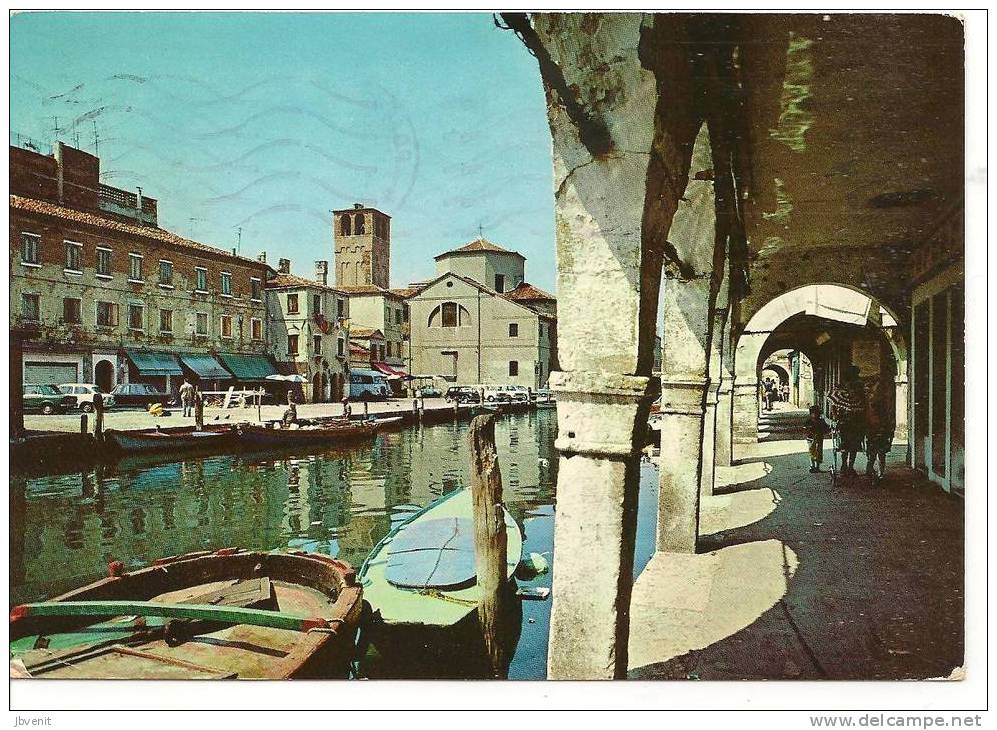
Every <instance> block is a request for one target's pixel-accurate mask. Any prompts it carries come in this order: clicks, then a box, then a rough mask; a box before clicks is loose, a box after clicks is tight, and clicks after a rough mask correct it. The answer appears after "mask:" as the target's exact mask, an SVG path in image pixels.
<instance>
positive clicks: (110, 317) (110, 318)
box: [97, 302, 118, 327]
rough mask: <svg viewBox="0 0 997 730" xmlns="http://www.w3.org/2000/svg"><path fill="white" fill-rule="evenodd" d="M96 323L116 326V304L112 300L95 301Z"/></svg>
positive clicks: (102, 325) (103, 325) (104, 325)
mask: <svg viewBox="0 0 997 730" xmlns="http://www.w3.org/2000/svg"><path fill="white" fill-rule="evenodd" d="M97 324H98V325H99V326H101V327H117V326H118V305H117V304H115V303H114V302H97Z"/></svg>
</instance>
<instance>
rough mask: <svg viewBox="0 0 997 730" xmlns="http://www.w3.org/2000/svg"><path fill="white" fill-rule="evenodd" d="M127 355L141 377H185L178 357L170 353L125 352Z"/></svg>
mask: <svg viewBox="0 0 997 730" xmlns="http://www.w3.org/2000/svg"><path fill="white" fill-rule="evenodd" d="M125 354H126V355H127V356H128V359H129V360H131V361H132V364H133V365H134V366H135V367H136V368H138V371H139V374H141V375H183V370H181V369H180V363H178V362H177V357H176V355H171V354H170V353H168V352H146V351H143V350H125Z"/></svg>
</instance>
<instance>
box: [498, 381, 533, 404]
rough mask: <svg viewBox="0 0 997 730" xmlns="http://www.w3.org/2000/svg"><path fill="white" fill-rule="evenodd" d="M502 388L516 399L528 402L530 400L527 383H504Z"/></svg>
mask: <svg viewBox="0 0 997 730" xmlns="http://www.w3.org/2000/svg"><path fill="white" fill-rule="evenodd" d="M502 388H503V389H504V390H505V392H507V393H508V394H509V395H510V396H511V397H512V400H514V401H520V402H523V403H526V402H527V401H529V400H530V391H529V388H527V387H526V386H525V385H503V386H502Z"/></svg>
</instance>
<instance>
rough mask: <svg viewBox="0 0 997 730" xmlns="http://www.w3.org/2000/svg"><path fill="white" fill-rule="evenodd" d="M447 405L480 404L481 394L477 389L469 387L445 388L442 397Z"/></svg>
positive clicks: (455, 386)
mask: <svg viewBox="0 0 997 730" xmlns="http://www.w3.org/2000/svg"><path fill="white" fill-rule="evenodd" d="M443 397H444V398H445V399H446V401H447V403H480V402H481V394H480V393H479V392H478V389H477V388H472V387H470V386H469V385H454V386H452V387H450V388H447V392H446V395H445V396H443Z"/></svg>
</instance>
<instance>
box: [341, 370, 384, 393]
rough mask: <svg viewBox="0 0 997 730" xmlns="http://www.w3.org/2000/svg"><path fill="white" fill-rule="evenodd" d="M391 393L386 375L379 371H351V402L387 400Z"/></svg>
mask: <svg viewBox="0 0 997 730" xmlns="http://www.w3.org/2000/svg"><path fill="white" fill-rule="evenodd" d="M390 392H391V389H390V388H389V386H388V380H387V378H385V377H384V373H380V372H378V371H377V370H351V371H350V400H387V399H388V394H389V393H390Z"/></svg>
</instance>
